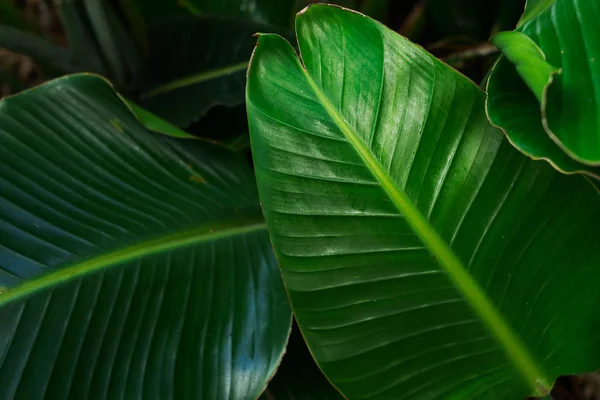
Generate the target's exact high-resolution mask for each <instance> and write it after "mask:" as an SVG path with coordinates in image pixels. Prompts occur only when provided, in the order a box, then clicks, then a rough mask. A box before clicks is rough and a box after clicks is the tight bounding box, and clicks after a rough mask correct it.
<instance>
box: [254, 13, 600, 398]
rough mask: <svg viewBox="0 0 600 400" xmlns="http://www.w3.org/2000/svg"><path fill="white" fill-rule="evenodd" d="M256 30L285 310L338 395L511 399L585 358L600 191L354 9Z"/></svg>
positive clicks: (597, 319) (258, 160) (257, 78)
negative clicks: (498, 122)
mask: <svg viewBox="0 0 600 400" xmlns="http://www.w3.org/2000/svg"><path fill="white" fill-rule="evenodd" d="M297 30H298V31H297V35H298V40H299V48H300V50H301V55H302V61H300V60H299V59H298V57H297V56H296V54H295V53H294V51H293V49H292V47H291V46H290V45H289V44H288V43H286V42H285V40H283V39H282V38H280V37H278V36H275V35H263V36H261V37H260V38H259V41H258V45H257V48H256V50H255V53H254V57H253V60H252V62H251V65H250V69H249V77H248V86H247V106H248V114H249V124H250V133H251V142H252V151H253V155H254V162H255V169H256V174H257V180H258V185H259V193H260V197H261V202H262V205H263V211H264V213H265V216H266V220H267V225H268V226H269V231H270V234H271V239H272V241H273V244H274V247H275V250H276V253H277V256H278V260H279V264H280V266H281V268H282V272H283V276H284V281H285V282H286V285H287V289H288V294H289V296H290V300H291V303H292V307H293V309H294V313H295V315H296V318H297V320H298V323H299V325H300V328H301V329H302V331H303V334H304V337H305V338H306V340H307V343H308V345H309V347H310V348H311V351H312V354H313V355H314V356H315V358H316V360H317V362H318V363H319V365H320V366H321V368H322V370H323V371H324V372H325V374H326V375H327V377H328V378H329V379H330V380H331V381H332V382H333V384H334V385H336V387H338V388H339V389H340V390H341V392H342V393H343V394H344V395H345V396H347V397H348V398H359V399H361V398H370V399H421V398H426V399H464V398H469V399H499V400H500V399H502V400H504V399H521V398H523V397H525V396H526V395H543V394H545V393H547V392H548V391H549V389H550V388H551V386H552V384H553V381H554V379H555V378H556V377H557V376H559V375H562V374H571V373H578V372H583V371H586V370H587V371H589V370H594V369H597V368H598V367H599V365H600V362H599V361H598V358H597V354H599V352H600V342H599V341H598V340H597V338H598V336H597V334H596V332H598V330H599V329H600V316H599V315H598V313H597V307H596V305H597V304H598V301H600V292H599V291H598V290H597V286H598V280H599V279H600V269H598V265H600V237H599V236H598V235H597V229H598V221H599V220H600V194H599V193H598V192H597V191H596V190H595V189H594V188H593V187H592V185H590V183H589V182H588V181H587V180H586V179H585V178H583V177H580V176H575V177H568V176H565V175H562V174H559V173H557V172H556V171H555V170H554V169H552V168H550V166H548V165H547V164H546V163H540V162H535V161H532V160H531V159H529V158H527V157H525V156H523V155H522V154H521V153H519V152H518V151H516V150H514V148H513V147H512V146H511V145H510V144H509V143H508V142H507V141H506V140H505V139H504V137H503V135H502V133H501V132H500V131H498V130H497V129H495V128H492V127H491V126H490V125H489V123H488V121H487V119H486V116H485V112H484V97H485V96H484V93H483V92H482V91H480V89H479V88H478V87H477V86H476V85H474V84H473V83H472V82H470V81H468V80H467V79H465V78H464V77H463V76H462V75H460V74H458V73H456V71H454V70H452V69H450V68H449V67H448V66H447V65H445V64H443V63H441V62H439V61H438V60H436V59H435V58H433V57H432V56H431V55H429V54H427V53H426V52H425V51H424V50H423V49H422V48H420V47H418V46H415V45H413V44H412V43H410V42H408V41H407V40H405V39H403V38H402V37H400V36H399V35H397V34H396V33H394V32H392V31H390V30H388V29H387V28H385V27H384V26H382V25H381V24H378V23H376V22H374V21H373V20H370V19H369V18H367V17H364V16H362V15H360V14H358V13H354V12H350V11H344V10H341V9H339V8H336V7H328V6H313V7H311V8H309V9H308V10H307V11H306V12H305V13H303V14H301V15H299V16H298V17H297Z"/></svg>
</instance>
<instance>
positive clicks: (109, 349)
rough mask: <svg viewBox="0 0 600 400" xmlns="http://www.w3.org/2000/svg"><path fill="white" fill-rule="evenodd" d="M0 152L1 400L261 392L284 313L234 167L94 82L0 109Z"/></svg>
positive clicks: (217, 150)
mask: <svg viewBox="0 0 600 400" xmlns="http://www.w3.org/2000/svg"><path fill="white" fill-rule="evenodd" d="M0 142H1V143H2V146H1V147H0V160H1V162H2V176H1V177H0V190H1V191H0V210H1V214H0V229H1V236H0V238H1V241H0V245H1V248H2V252H1V253H0V287H2V290H0V292H2V293H1V294H0V398H1V399H3V400H9V399H23V400H31V399H42V398H47V399H118V398H125V399H135V398H156V399H169V398H178V399H211V400H212V399H222V398H232V399H252V398H256V397H257V396H258V395H259V394H260V392H261V391H262V390H263V388H264V386H265V385H266V382H267V380H268V378H269V377H270V376H272V375H273V373H274V372H275V368H276V366H277V364H278V363H279V360H280V358H281V356H282V352H283V350H284V347H285V343H286V341H287V336H288V332H289V328H290V309H289V305H288V303H287V298H286V295H285V292H284V290H283V287H282V285H281V277H280V275H279V271H278V268H277V265H276V261H275V259H274V257H273V254H272V250H271V247H270V244H269V240H268V235H267V232H266V229H265V225H264V222H263V220H262V216H261V212H260V208H259V206H258V201H257V196H256V192H255V191H256V189H255V186H254V183H253V181H254V177H253V176H252V173H251V171H250V169H249V168H248V166H247V165H246V163H245V161H244V160H243V159H242V158H241V157H239V156H238V155H236V154H235V153H234V152H231V151H229V150H227V149H225V148H223V147H221V146H216V145H211V144H209V143H207V142H204V141H199V140H190V139H187V140H183V139H175V138H172V137H169V136H164V135H159V134H155V133H152V132H150V131H148V130H146V129H144V128H143V127H142V126H141V125H140V124H139V122H138V121H137V120H136V119H135V117H134V116H133V115H132V113H131V112H130V110H129V109H128V108H127V107H126V106H125V105H124V104H123V103H122V102H121V100H120V99H119V98H118V97H117V95H116V94H115V93H114V91H113V90H112V88H111V87H110V86H109V85H108V84H107V83H106V82H105V81H104V80H102V79H100V78H97V77H94V76H90V75H79V76H71V77H67V78H63V79H60V80H57V81H53V82H51V83H49V84H46V85H44V86H41V87H39V88H37V89H34V90H30V91H27V92H24V93H23V94H21V95H18V96H14V97H11V98H8V99H6V100H4V101H2V102H0ZM7 288H8V289H7Z"/></svg>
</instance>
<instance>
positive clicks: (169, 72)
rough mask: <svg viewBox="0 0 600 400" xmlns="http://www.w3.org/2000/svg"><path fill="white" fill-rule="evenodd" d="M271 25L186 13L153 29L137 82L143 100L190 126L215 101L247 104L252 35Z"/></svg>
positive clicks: (165, 116) (179, 123) (175, 122)
mask: <svg viewBox="0 0 600 400" xmlns="http://www.w3.org/2000/svg"><path fill="white" fill-rule="evenodd" d="M272 29H273V28H272V27H270V26H265V25H260V24H256V23H252V22H245V21H237V20H232V19H226V18H214V17H183V18H178V19H175V20H173V21H171V22H170V23H168V24H164V25H162V26H161V27H160V28H156V29H154V30H153V31H151V33H150V58H149V60H148V61H147V62H146V64H145V68H144V70H143V71H142V72H141V75H140V78H139V82H138V86H139V87H141V95H140V99H141V100H140V101H141V104H142V105H143V106H144V107H146V108H148V109H149V110H150V111H152V112H154V113H155V114H157V115H159V116H161V117H163V118H165V119H167V120H169V121H170V122H172V123H174V124H176V125H179V126H183V127H186V126H189V125H190V124H191V123H193V122H195V121H197V120H198V119H199V118H200V117H201V116H203V115H204V114H205V113H206V112H207V111H208V110H209V109H210V108H212V107H214V106H215V105H226V106H234V105H237V104H241V103H243V101H244V84H245V81H246V69H247V68H248V60H249V59H250V55H251V53H252V49H253V48H254V43H255V38H254V37H253V35H254V34H255V33H256V32H261V31H265V30H272ZM192 44H193V45H192Z"/></svg>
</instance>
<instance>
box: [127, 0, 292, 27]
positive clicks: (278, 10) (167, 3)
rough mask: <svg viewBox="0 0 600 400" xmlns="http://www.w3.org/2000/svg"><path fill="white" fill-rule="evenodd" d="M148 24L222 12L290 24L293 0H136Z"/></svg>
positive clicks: (274, 23) (264, 21) (225, 15)
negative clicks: (186, 16)
mask: <svg viewBox="0 0 600 400" xmlns="http://www.w3.org/2000/svg"><path fill="white" fill-rule="evenodd" d="M135 1H136V3H137V8H138V10H139V11H140V13H141V14H142V15H143V17H144V20H145V21H146V24H147V25H148V26H149V27H154V26H158V25H161V24H162V23H163V22H164V21H165V20H166V19H167V20H168V19H170V18H173V17H180V16H185V15H188V16H189V15H195V16H198V15H206V16H222V17H232V18H240V19H246V20H249V21H253V22H256V23H263V24H273V25H278V26H287V25H288V24H289V22H290V18H291V16H292V13H293V7H294V0H277V1H273V0H228V1H214V0H177V1H174V0H154V1H146V0H135Z"/></svg>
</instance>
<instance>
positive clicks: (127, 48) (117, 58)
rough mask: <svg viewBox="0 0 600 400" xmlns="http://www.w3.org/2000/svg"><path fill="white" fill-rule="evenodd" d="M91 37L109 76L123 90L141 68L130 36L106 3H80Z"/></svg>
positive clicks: (85, 0) (89, 0)
mask: <svg viewBox="0 0 600 400" xmlns="http://www.w3.org/2000/svg"><path fill="white" fill-rule="evenodd" d="M81 1H83V6H84V9H85V12H86V14H87V17H88V20H89V22H90V26H91V27H92V29H93V31H94V37H95V39H96V41H97V43H98V44H99V45H100V51H101V53H102V56H103V58H104V60H105V62H106V64H107V65H108V67H109V69H110V71H111V74H112V76H114V77H115V78H116V81H117V82H118V83H119V84H120V85H121V86H123V87H125V86H126V85H127V84H128V82H129V81H130V79H131V78H132V76H133V75H134V74H135V73H137V71H138V68H139V67H140V65H141V56H140V53H139V49H138V48H137V47H136V44H135V42H134V40H133V38H132V35H131V33H130V32H128V31H127V28H126V27H125V25H124V24H123V22H122V21H121V20H120V19H119V18H118V16H117V14H116V12H115V10H114V9H113V6H112V4H111V3H110V2H108V1H106V0H81Z"/></svg>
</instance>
